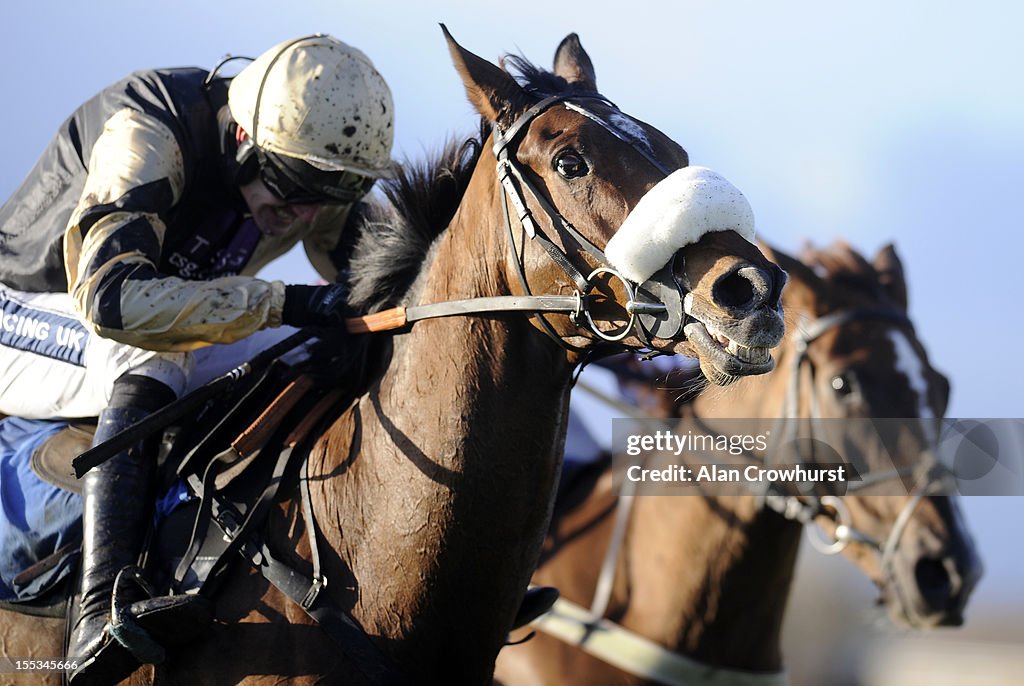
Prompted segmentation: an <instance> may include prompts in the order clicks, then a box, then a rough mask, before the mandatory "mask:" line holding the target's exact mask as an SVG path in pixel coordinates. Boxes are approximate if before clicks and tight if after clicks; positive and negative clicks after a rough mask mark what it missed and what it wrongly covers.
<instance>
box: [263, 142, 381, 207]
mask: <svg viewBox="0 0 1024 686" xmlns="http://www.w3.org/2000/svg"><path fill="white" fill-rule="evenodd" d="M256 157H257V160H258V161H259V165H260V180H262V181H263V184H264V185H265V186H266V187H267V189H268V190H269V191H270V192H271V193H273V194H274V196H275V197H277V198H278V199H279V200H283V201H285V202H286V203H289V204H295V205H317V204H334V205H348V204H351V203H353V202H355V201H356V200H359V199H360V198H362V197H363V196H364V195H366V194H367V193H368V192H369V191H370V189H371V188H372V187H373V184H374V183H375V182H376V179H374V178H372V177H369V176H365V175H363V174H358V173H356V172H351V171H324V170H322V169H317V168H316V167H314V166H312V165H310V164H308V163H306V162H303V161H302V160H300V159H296V158H292V157H287V156H285V155H275V154H274V153H270V152H266V151H264V150H261V149H260V148H259V147H256Z"/></svg>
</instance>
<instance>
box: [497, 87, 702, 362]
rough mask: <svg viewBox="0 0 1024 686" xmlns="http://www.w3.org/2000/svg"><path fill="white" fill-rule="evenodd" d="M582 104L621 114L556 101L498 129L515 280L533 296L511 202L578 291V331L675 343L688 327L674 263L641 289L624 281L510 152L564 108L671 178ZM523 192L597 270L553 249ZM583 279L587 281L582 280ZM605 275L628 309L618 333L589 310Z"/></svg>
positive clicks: (565, 98)
mask: <svg viewBox="0 0 1024 686" xmlns="http://www.w3.org/2000/svg"><path fill="white" fill-rule="evenodd" d="M579 101H583V102H588V101H589V102H598V103H602V104H605V105H608V106H610V107H612V108H614V109H616V110H618V108H617V107H616V105H615V104H614V103H613V102H611V101H610V100H608V99H607V98H605V97H604V96H602V95H600V94H598V93H573V94H559V95H552V96H549V97H546V98H544V99H542V100H540V101H539V102H537V103H536V104H534V105H532V106H531V107H530V108H528V109H527V110H526V111H525V112H523V113H522V114H521V115H519V117H517V118H516V120H515V121H513V122H512V124H511V125H510V126H509V127H508V128H507V129H505V130H504V131H500V130H498V129H495V132H494V156H495V158H496V159H497V161H498V162H497V172H498V182H499V183H500V184H501V187H502V189H503V190H504V192H503V193H502V195H501V201H502V209H503V212H504V215H505V226H506V228H507V229H508V232H509V248H510V250H511V251H512V257H513V261H514V263H515V265H516V275H517V277H518V279H519V284H520V286H521V287H522V289H523V291H524V292H526V293H527V294H529V293H530V292H531V291H530V287H529V285H528V283H527V279H526V272H525V269H524V264H523V263H524V260H523V255H522V253H521V252H519V251H518V250H517V248H516V240H515V236H514V230H513V227H512V217H511V213H510V212H509V207H508V201H511V203H512V207H513V208H514V209H515V211H516V215H517V216H518V218H519V222H520V223H521V224H522V227H523V230H524V231H525V232H526V235H527V236H528V237H529V238H530V239H531V240H533V241H535V242H536V243H537V244H539V245H540V246H541V247H542V248H543V249H544V252H545V253H546V254H547V255H548V257H549V258H550V259H551V260H552V261H553V262H554V263H555V264H556V265H558V267H559V268H560V269H561V270H562V271H563V272H564V273H565V274H566V276H568V277H569V279H570V280H571V281H572V283H573V286H574V288H575V289H576V297H577V299H578V302H579V303H580V309H579V310H578V311H577V312H575V313H573V315H572V316H573V321H574V322H575V323H576V324H577V325H583V324H585V325H586V326H587V328H588V329H589V330H590V331H591V332H592V333H593V334H594V335H596V336H597V337H598V338H600V339H603V340H605V341H609V342H618V341H621V340H622V339H624V338H626V337H627V336H628V335H629V334H630V333H634V334H635V335H636V336H637V338H638V339H639V340H640V341H641V343H642V344H643V345H644V346H645V347H647V348H649V347H650V337H651V336H658V337H660V338H666V339H668V338H673V337H675V336H677V335H678V334H679V332H680V331H682V330H683V325H684V323H685V322H684V319H685V317H686V315H685V314H684V313H683V308H682V301H683V296H684V294H685V291H686V290H687V289H686V288H685V287H684V285H683V284H681V283H679V281H678V280H677V279H676V278H675V275H674V270H673V264H672V261H670V262H669V264H668V265H666V266H665V267H664V268H663V269H661V270H660V271H659V272H658V273H656V274H655V275H654V276H652V277H651V278H650V279H648V280H647V281H646V282H644V283H642V284H639V283H636V282H633V281H631V280H629V279H628V278H626V277H625V276H623V275H622V274H621V273H619V272H618V271H617V270H616V269H615V268H614V267H612V266H611V264H610V263H609V261H608V258H607V257H606V256H605V254H604V251H603V250H602V249H601V248H599V247H597V246H596V245H594V243H593V242H592V241H590V240H589V239H588V238H587V237H586V236H584V235H583V234H582V233H580V232H579V231H578V230H577V229H576V227H575V226H573V225H572V223H571V222H569V220H567V219H566V218H565V217H564V216H563V215H562V214H561V213H560V212H559V211H558V210H557V209H556V208H555V207H554V206H553V205H552V204H551V202H550V201H549V200H548V199H547V197H546V196H545V195H544V194H543V193H541V192H540V191H539V190H538V189H537V187H536V186H535V185H534V184H533V183H532V182H531V181H530V180H529V178H528V177H527V175H526V174H525V173H524V171H523V169H522V168H521V166H520V164H519V162H518V161H517V160H516V157H515V153H514V152H513V151H512V147H513V146H514V144H515V143H516V141H517V140H518V138H519V135H520V133H521V132H523V131H524V130H525V129H526V128H527V125H528V124H529V123H530V122H532V121H533V120H534V119H536V118H537V117H538V116H540V115H541V114H542V113H543V112H545V111H547V110H548V109H550V108H551V107H553V106H555V105H558V104H561V105H562V106H564V107H565V108H566V109H568V110H571V111H573V112H576V113H578V114H581V115H583V116H584V117H586V118H587V119H589V120H591V121H593V122H595V123H596V124H598V125H599V126H601V127H602V128H603V129H604V130H605V131H607V132H608V133H610V134H611V135H612V136H614V137H615V138H617V139H618V140H620V141H622V142H624V143H626V144H627V145H629V146H630V147H631V148H633V150H635V151H636V152H637V153H639V154H640V155H641V156H642V157H643V158H644V159H645V160H646V161H647V162H648V163H650V164H651V166H653V167H654V168H655V169H657V170H658V171H659V172H660V173H661V174H662V175H664V176H668V175H669V174H670V173H671V171H672V170H670V169H669V168H668V167H666V166H665V165H664V164H662V163H661V161H660V160H658V159H657V158H656V157H655V156H654V155H653V153H652V152H651V151H650V150H648V149H647V148H646V147H645V146H643V145H639V144H638V143H637V141H635V140H633V139H631V138H629V137H628V136H626V135H625V134H624V133H623V132H622V131H620V130H619V129H618V128H616V127H615V126H612V125H611V124H609V123H608V122H607V121H606V120H605V119H604V118H602V117H601V116H600V115H598V114H597V113H595V112H594V111H593V110H592V109H589V108H588V107H586V106H585V105H584V104H583V103H582V102H579ZM524 190H525V191H527V192H528V193H529V194H530V196H531V197H533V199H534V200H535V201H536V202H537V204H538V205H540V207H541V208H542V209H543V210H544V213H545V214H547V216H548V218H549V219H550V221H551V226H552V227H553V228H554V230H555V231H556V232H558V233H560V234H562V236H568V237H570V238H571V239H572V240H573V241H575V242H576V243H577V244H578V245H579V246H580V247H581V248H583V250H585V251H586V252H587V254H589V255H590V256H591V257H592V258H593V259H594V260H595V261H596V263H597V265H598V266H597V267H596V268H593V269H591V268H590V267H584V268H583V269H580V268H579V267H578V266H577V265H575V264H573V262H572V260H571V258H570V257H569V256H568V255H567V254H566V252H565V251H564V250H563V249H561V248H559V247H558V246H557V245H555V243H554V242H553V241H552V240H551V239H550V238H549V237H548V236H547V235H546V234H545V233H544V230H543V229H542V228H541V226H540V224H539V223H538V222H537V220H536V219H535V218H534V217H533V214H532V213H531V212H530V210H529V208H528V207H527V205H526V199H525V198H524V195H523V191H524ZM585 273H586V275H584V274H585ZM605 275H607V276H608V277H610V278H613V279H615V280H617V281H618V282H619V283H620V284H621V285H622V287H623V290H624V291H625V294H626V303H625V305H624V309H625V311H626V313H627V315H628V317H629V319H628V322H627V323H626V325H625V326H623V327H622V328H621V329H620V330H619V331H618V332H617V333H608V332H605V331H603V330H602V329H601V328H600V327H599V326H597V323H596V322H595V320H594V317H593V314H592V313H591V311H590V309H589V307H588V306H587V295H588V294H589V293H590V292H591V291H592V290H593V288H594V286H595V284H596V280H597V279H598V278H599V277H602V276H605ZM581 315H582V316H581ZM537 320H538V322H540V325H541V328H542V329H543V331H544V332H545V333H546V334H547V335H548V336H549V337H551V338H552V339H554V340H555V341H557V342H558V343H559V345H561V346H563V347H566V348H568V349H573V348H575V346H570V344H568V343H566V342H565V341H564V340H563V339H562V338H561V336H559V335H558V334H557V333H556V332H555V331H554V329H553V328H552V327H551V325H550V323H548V321H547V320H546V319H545V318H544V316H543V314H541V313H538V316H537Z"/></svg>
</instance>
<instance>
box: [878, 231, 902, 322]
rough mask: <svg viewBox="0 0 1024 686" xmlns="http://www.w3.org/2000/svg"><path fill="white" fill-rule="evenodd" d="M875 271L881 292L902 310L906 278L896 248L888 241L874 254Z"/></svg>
mask: <svg viewBox="0 0 1024 686" xmlns="http://www.w3.org/2000/svg"><path fill="white" fill-rule="evenodd" d="M874 267H875V271H876V272H878V283H879V285H880V286H881V287H882V292H883V293H885V295H886V296H888V298H889V299H890V300H892V302H893V304H895V305H897V306H898V307H900V308H901V309H903V311H906V309H907V280H906V278H905V277H904V275H903V262H902V261H901V260H900V258H899V255H897V254H896V248H895V247H894V246H893V244H892V243H889V244H888V245H886V246H885V247H883V248H882V249H881V250H879V251H878V254H877V255H875V259H874Z"/></svg>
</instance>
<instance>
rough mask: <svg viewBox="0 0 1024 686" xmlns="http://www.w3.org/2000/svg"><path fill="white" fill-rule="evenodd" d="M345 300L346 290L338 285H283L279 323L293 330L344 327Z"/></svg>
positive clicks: (346, 297) (346, 308)
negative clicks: (293, 328) (311, 327)
mask: <svg viewBox="0 0 1024 686" xmlns="http://www.w3.org/2000/svg"><path fill="white" fill-rule="evenodd" d="M347 299H348V288H347V287H346V286H344V285H342V284H333V285H330V286H285V287H284V311H283V312H282V313H281V323H282V324H287V325H288V326H294V327H297V328H302V327H303V326H321V327H342V326H345V317H346V316H347V315H348V307H347Z"/></svg>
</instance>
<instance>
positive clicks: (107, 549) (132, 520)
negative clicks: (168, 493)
mask: <svg viewBox="0 0 1024 686" xmlns="http://www.w3.org/2000/svg"><path fill="white" fill-rule="evenodd" d="M175 396H176V393H175V392H174V391H173V390H172V389H171V388H169V387H168V386H167V385H166V384H163V383H161V382H160V381H157V380H155V379H153V378H151V377H147V376H141V375H135V374H130V375H126V376H123V377H121V378H120V379H118V380H117V381H116V382H115V383H114V392H113V395H112V396H111V399H110V405H109V406H108V407H107V408H106V409H105V410H103V412H102V413H100V417H99V422H98V424H97V427H96V436H95V438H94V439H93V445H99V444H100V443H102V442H104V441H106V440H107V439H109V438H110V437H112V436H114V435H115V434H117V433H120V432H121V431H123V430H124V429H126V428H127V427H129V426H131V425H132V424H134V423H135V422H137V421H139V420H141V419H143V418H144V417H146V416H147V415H148V414H150V413H152V412H154V411H156V410H158V409H160V408H161V407H163V406H164V405H166V404H167V403H169V402H171V401H172V400H174V398H175ZM154 467H155V456H154V455H148V454H145V451H143V450H142V449H141V447H140V446H136V447H134V448H132V449H129V450H126V451H124V452H121V453H118V454H117V455H115V456H114V457H112V458H111V459H110V460H108V461H107V462H105V463H103V464H102V465H100V466H98V467H95V468H93V469H92V470H90V471H89V472H88V473H87V474H86V475H85V476H84V477H83V484H82V496H83V499H84V500H83V519H82V577H81V594H80V598H79V602H78V607H77V612H76V613H75V615H74V616H75V624H74V628H73V630H72V633H71V642H70V644H69V646H68V656H69V658H70V659H73V660H76V661H77V663H78V668H77V670H76V671H75V672H74V673H73V674H71V675H70V681H71V683H73V684H76V685H80V684H93V683H96V684H100V683H104V684H105V683H115V682H117V681H120V680H121V679H123V678H124V677H126V676H128V675H129V674H131V672H133V671H134V670H135V668H136V667H138V666H139V664H140V662H159V661H161V660H162V657H163V656H162V649H161V648H160V647H159V646H158V644H156V643H155V642H154V641H153V640H152V639H151V638H149V637H148V636H145V635H144V632H143V635H142V636H140V637H138V640H137V641H135V642H133V641H131V640H127V641H126V640H125V639H124V638H123V636H121V635H120V634H119V633H118V630H119V628H121V629H122V631H123V627H119V625H118V624H119V623H118V622H117V621H115V620H114V617H113V613H112V602H113V601H112V597H113V591H114V585H115V579H117V577H118V574H119V573H121V572H122V570H126V569H128V570H129V571H131V570H134V569H135V564H136V563H137V561H138V556H139V553H140V551H141V548H142V541H143V538H144V536H145V534H146V530H147V528H148V526H147V525H148V522H149V521H150V519H151V516H152V515H151V513H150V506H151V504H152V502H153V497H152V490H151V484H152V480H153V479H152V476H153V471H154ZM133 590H136V591H138V589H133ZM135 597H136V598H138V597H139V596H138V595H136V596H135ZM178 598H179V600H180V601H181V602H189V599H188V598H186V597H184V596H179V597H178ZM129 638H131V637H130V636H129ZM122 641H123V642H122ZM125 644H128V645H127V647H126V645H125ZM134 653H139V654H138V655H136V654H134Z"/></svg>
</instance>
